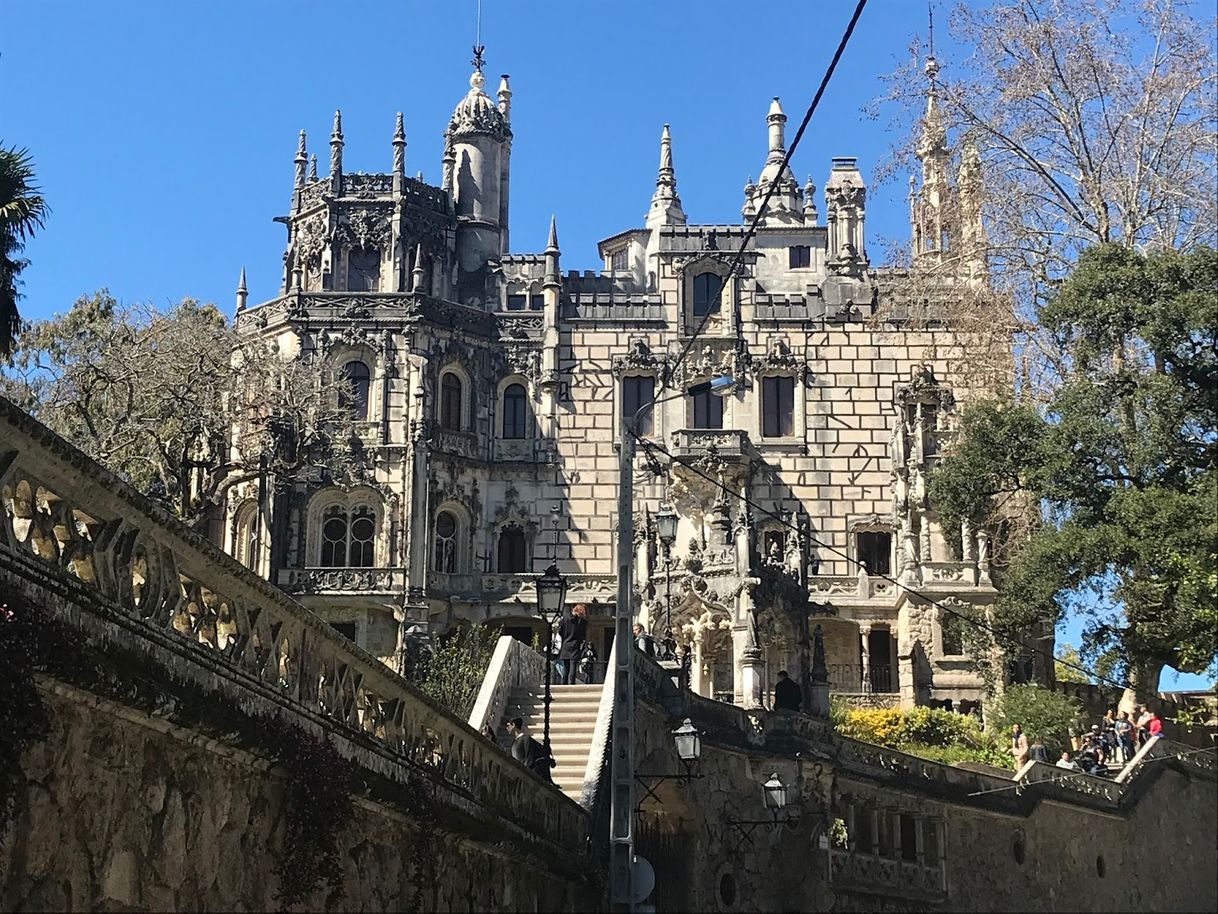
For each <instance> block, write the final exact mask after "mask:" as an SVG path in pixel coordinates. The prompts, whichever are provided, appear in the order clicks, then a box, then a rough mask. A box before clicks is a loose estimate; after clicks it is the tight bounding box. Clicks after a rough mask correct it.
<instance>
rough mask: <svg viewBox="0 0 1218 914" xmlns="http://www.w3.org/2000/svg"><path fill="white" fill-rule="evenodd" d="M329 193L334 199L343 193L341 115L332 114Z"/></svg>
mask: <svg viewBox="0 0 1218 914" xmlns="http://www.w3.org/2000/svg"><path fill="white" fill-rule="evenodd" d="M330 192H331V193H333V194H334V195H335V196H336V197H337V196H341V195H342V192H343V113H342V112H341V111H335V112H334V129H333V130H332V131H330Z"/></svg>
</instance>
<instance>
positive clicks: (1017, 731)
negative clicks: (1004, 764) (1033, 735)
mask: <svg viewBox="0 0 1218 914" xmlns="http://www.w3.org/2000/svg"><path fill="white" fill-rule="evenodd" d="M1011 756H1012V757H1013V758H1014V759H1015V770H1016V771H1018V770H1019V769H1020V768H1022V767H1023V763H1024V762H1026V761H1027V760H1028V738H1027V737H1026V736H1024V735H1023V727H1021V726H1019V724H1015V725H1013V726H1012V727H1011Z"/></svg>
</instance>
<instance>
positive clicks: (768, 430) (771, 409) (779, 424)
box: [761, 378, 795, 438]
mask: <svg viewBox="0 0 1218 914" xmlns="http://www.w3.org/2000/svg"><path fill="white" fill-rule="evenodd" d="M794 417H795V379H794V378H762V379H761V434H762V437H764V438H782V437H785V436H787V435H793V434H795V418H794Z"/></svg>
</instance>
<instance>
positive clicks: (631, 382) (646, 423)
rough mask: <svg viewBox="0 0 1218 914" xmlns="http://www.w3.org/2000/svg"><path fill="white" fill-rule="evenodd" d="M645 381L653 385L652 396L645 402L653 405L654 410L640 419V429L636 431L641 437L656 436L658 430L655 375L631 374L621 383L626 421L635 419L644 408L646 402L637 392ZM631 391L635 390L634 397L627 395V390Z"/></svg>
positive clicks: (623, 411) (624, 377) (651, 388)
mask: <svg viewBox="0 0 1218 914" xmlns="http://www.w3.org/2000/svg"><path fill="white" fill-rule="evenodd" d="M644 381H647V382H650V385H651V387H650V396H649V397H648V398H647V400H646V401H645V402H646V403H650V404H652V408H651V409H649V410H647V412H645V413H643V415H642V416H641V417H640V419H641V423H640V425H639V427H638V428H637V429H636V431H637V432H638V433H639V434H640V435H654V434H655V429H656V414H655V413H656V411H655V407H654V405H655V402H656V377H655V375H653V374H629V375H625V376H623V377H622V383H621V404H622V416H623V418H626V419H633V418H634V416H635V415H636V414H637V413H638V411H639V410H640V409H641V408H642V407H643V405H644V400H643V399H642V398H641V397H640V396H639V395H638V394H639V391H638V390H637V388H638V387H639V386H641V383H642V382H644ZM630 389H634V393H633V396H632V397H628V396H627V393H626V392H627V390H630Z"/></svg>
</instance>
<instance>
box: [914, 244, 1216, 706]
mask: <svg viewBox="0 0 1218 914" xmlns="http://www.w3.org/2000/svg"><path fill="white" fill-rule="evenodd" d="M1038 318H1039V322H1040V324H1041V326H1042V328H1043V329H1044V330H1045V331H1046V334H1047V336H1048V337H1049V338H1050V339H1051V340H1052V342H1053V345H1054V346H1055V347H1056V349H1057V355H1058V359H1059V361H1060V362H1061V363H1062V364H1063V365H1066V366H1068V370H1067V371H1066V372H1065V373H1064V374H1063V375H1062V377H1061V379H1060V381H1059V383H1058V384H1057V385H1056V387H1055V389H1053V390H1052V391H1051V392H1050V393H1049V395H1048V396H1047V397H1046V399H1045V401H1044V403H1043V405H1041V406H1039V407H1038V406H1035V405H1033V404H1031V403H1027V402H1019V401H1016V400H1013V399H1011V398H1009V397H1008V398H1000V399H992V400H986V401H982V402H978V403H976V404H974V405H973V406H971V407H969V408H968V409H966V410H965V411H964V414H963V416H962V420H961V433H962V435H961V441H960V443H959V444H958V446H957V447H956V449H955V450H954V452H953V453H951V454H950V455H949V456H947V457H946V458H945V459H944V460H943V462H942V464H941V465H940V467H939V468H938V469H937V471H936V472H935V474H934V476H933V477H932V480H931V488H930V494H931V498H932V499H933V500H934V502H935V503H936V505H937V506H938V508H939V511H940V514H941V516H942V518H943V521H944V525H945V528H947V529H952V528H953V525H954V526H956V527H958V526H959V523H960V521H961V520H962V519H963V518H968V519H970V520H971V521H972V522H973V523H974V524H987V525H990V526H994V525H995V524H998V523H1001V521H1002V520H1003V518H1004V517H1005V516H1007V515H1009V514H1010V513H1011V511H1012V509H1013V506H1019V505H1029V504H1031V505H1039V506H1040V508H1041V511H1040V523H1039V525H1038V526H1036V527H1035V529H1034V530H1033V532H1032V533H1031V535H1030V537H1028V538H1027V539H1025V540H1023V541H1022V542H1020V543H1019V544H1018V545H1017V547H1016V549H1015V551H1014V554H1013V557H1012V559H1011V564H1010V566H1009V567H1008V568H1007V569H1006V573H1005V574H1004V575H1003V577H1002V579H1001V581H1000V595H999V600H998V602H997V604H996V607H995V618H996V620H997V622H998V623H999V628H1000V630H1002V631H1003V632H1004V633H1005V635H1006V636H1007V639H1008V640H1009V641H1018V640H1019V634H1020V633H1021V632H1025V631H1029V630H1031V629H1032V628H1033V627H1034V626H1035V625H1037V624H1038V623H1042V622H1044V621H1045V620H1048V621H1050V622H1053V623H1056V622H1057V621H1059V620H1060V619H1061V618H1062V617H1063V615H1064V614H1065V613H1067V612H1072V613H1082V614H1084V615H1085V617H1086V620H1087V625H1086V627H1085V630H1084V639H1083V645H1082V655H1083V656H1084V657H1085V658H1095V657H1098V656H1100V655H1102V654H1104V653H1105V652H1107V651H1113V652H1115V654H1116V656H1117V657H1118V658H1119V665H1118V669H1117V672H1118V673H1120V672H1125V673H1127V674H1128V675H1129V676H1130V678H1131V680H1132V682H1133V684H1134V686H1135V688H1136V689H1137V691H1138V692H1139V694H1140V695H1141V696H1143V697H1144V696H1145V695H1147V694H1148V693H1150V692H1153V691H1154V690H1155V689H1157V687H1158V679H1159V674H1160V672H1161V670H1162V667H1163V666H1164V665H1167V664H1170V665H1171V666H1173V667H1175V668H1176V669H1179V670H1183V671H1189V672H1202V671H1204V670H1206V669H1207V668H1209V669H1213V668H1214V666H1215V661H1216V658H1218V645H1216V643H1215V639H1216V633H1218V587H1216V586H1215V582H1216V579H1218V575H1216V564H1218V555H1216V547H1215V542H1216V541H1218V520H1216V517H1215V509H1214V506H1215V504H1216V503H1218V502H1216V496H1218V470H1216V469H1215V466H1216V462H1218V394H1216V391H1218V254H1216V253H1215V251H1213V250H1212V249H1209V248H1198V249H1196V250H1194V251H1192V252H1190V253H1186V254H1181V253H1177V252H1172V251H1163V252H1159V253H1154V254H1145V255H1144V254H1141V253H1138V252H1136V251H1133V250H1131V249H1129V248H1125V247H1121V246H1118V245H1114V244H1110V245H1101V246H1099V247H1096V248H1092V249H1090V250H1088V251H1086V252H1084V253H1083V255H1082V256H1081V257H1080V258H1079V262H1078V266H1077V268H1076V269H1075V270H1074V272H1073V273H1072V274H1071V275H1070V276H1069V278H1068V279H1066V280H1065V281H1064V282H1063V283H1062V284H1061V286H1060V288H1059V290H1058V294H1057V295H1056V296H1055V297H1054V298H1053V299H1051V300H1050V301H1049V302H1047V303H1046V305H1045V306H1044V307H1042V308H1041V309H1040V310H1039V314H1038ZM1096 596H1098V597H1099V598H1100V599H1099V600H1098V601H1097V600H1096V599H1094V598H1095V597H1096Z"/></svg>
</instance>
